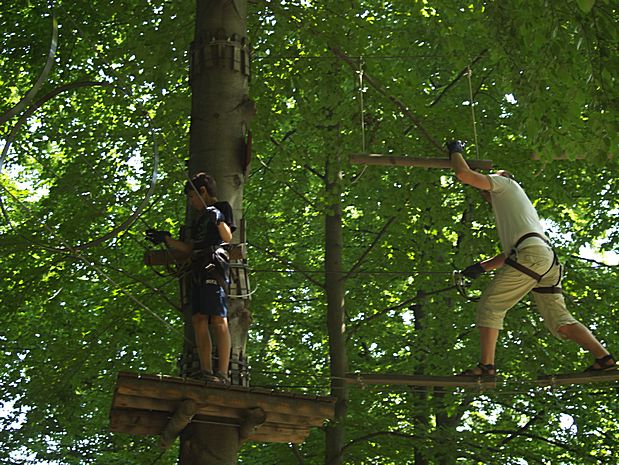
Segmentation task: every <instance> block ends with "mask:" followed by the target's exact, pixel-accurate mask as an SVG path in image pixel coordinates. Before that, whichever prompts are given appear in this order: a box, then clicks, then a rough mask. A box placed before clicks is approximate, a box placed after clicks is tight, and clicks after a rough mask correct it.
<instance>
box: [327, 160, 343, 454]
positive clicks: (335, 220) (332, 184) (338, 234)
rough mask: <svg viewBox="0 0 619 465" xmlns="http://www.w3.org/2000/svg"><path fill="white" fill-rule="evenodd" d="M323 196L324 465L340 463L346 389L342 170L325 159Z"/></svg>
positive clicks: (337, 164)
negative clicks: (327, 398) (329, 412)
mask: <svg viewBox="0 0 619 465" xmlns="http://www.w3.org/2000/svg"><path fill="white" fill-rule="evenodd" d="M325 176H326V179H327V186H326V190H327V197H328V198H331V199H333V203H332V204H331V205H330V207H329V211H327V214H326V220H325V241H326V244H325V289H326V294H327V325H328V333H329V359H330V369H331V395H332V396H334V397H336V398H337V401H336V404H335V418H334V419H333V421H332V422H331V423H330V424H329V425H328V427H327V430H326V450H325V454H326V456H325V465H341V464H342V463H343V457H342V447H343V446H344V440H345V432H346V429H345V420H346V413H347V409H348V388H347V385H346V383H345V382H344V377H345V375H346V372H347V371H348V356H347V353H346V326H345V324H346V323H345V316H344V279H343V273H342V251H343V238H342V205H341V200H340V198H341V195H340V194H341V189H342V186H341V184H342V173H341V170H340V163H337V162H335V163H333V162H329V161H327V169H326V173H325Z"/></svg>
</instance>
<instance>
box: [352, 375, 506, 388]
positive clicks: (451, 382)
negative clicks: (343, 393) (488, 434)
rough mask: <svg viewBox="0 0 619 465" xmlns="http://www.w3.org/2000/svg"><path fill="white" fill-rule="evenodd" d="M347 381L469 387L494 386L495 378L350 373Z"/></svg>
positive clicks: (363, 383)
mask: <svg viewBox="0 0 619 465" xmlns="http://www.w3.org/2000/svg"><path fill="white" fill-rule="evenodd" d="M346 382H348V383H350V384H359V385H362V386H363V385H365V384H392V385H395V384H398V385H405V386H430V387H468V388H484V389H488V388H494V387H496V380H495V379H484V378H480V377H478V376H427V375H394V374H389V373H348V374H346Z"/></svg>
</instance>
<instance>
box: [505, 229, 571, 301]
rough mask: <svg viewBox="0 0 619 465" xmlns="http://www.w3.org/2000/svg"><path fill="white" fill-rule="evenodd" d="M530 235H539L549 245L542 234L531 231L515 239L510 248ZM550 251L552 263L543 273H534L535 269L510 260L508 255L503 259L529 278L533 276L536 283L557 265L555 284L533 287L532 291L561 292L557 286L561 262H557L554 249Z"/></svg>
mask: <svg viewBox="0 0 619 465" xmlns="http://www.w3.org/2000/svg"><path fill="white" fill-rule="evenodd" d="M530 237H539V238H540V239H542V240H543V241H544V242H545V243H546V244H548V245H550V243H549V242H548V240H546V238H545V237H544V236H543V235H541V234H539V233H535V232H532V233H527V234H525V235H524V236H522V237H521V238H520V239H518V240H517V241H516V244H515V245H514V248H513V249H512V251H515V250H516V249H517V248H518V246H519V245H520V244H522V242H524V241H525V240H526V239H529V238H530ZM552 253H553V255H554V259H553V262H552V265H551V267H550V268H549V269H548V271H546V273H544V274H539V273H536V272H535V271H533V270H531V269H530V268H527V267H526V266H523V265H521V264H520V263H518V262H517V261H515V260H512V259H511V258H509V257H507V258H506V259H505V263H506V264H507V265H509V266H511V267H512V268H515V269H516V270H518V271H520V272H521V273H524V274H526V275H527V276H530V277H531V278H533V279H534V280H535V281H537V282H538V283H539V282H540V281H541V280H542V278H543V277H544V276H545V275H547V274H548V273H549V272H550V270H552V267H553V266H555V265H559V279H558V280H557V283H556V284H554V285H553V286H544V287H535V288H533V289H532V291H533V292H537V293H538V294H562V293H563V289H561V288H560V287H558V284H559V283H560V282H561V274H562V270H561V264H560V263H559V259H558V258H557V254H556V252H555V251H554V249H553V250H552Z"/></svg>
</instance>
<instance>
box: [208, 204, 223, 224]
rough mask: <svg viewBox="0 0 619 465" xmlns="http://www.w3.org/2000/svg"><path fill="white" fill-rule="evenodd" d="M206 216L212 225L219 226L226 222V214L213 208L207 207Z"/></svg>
mask: <svg viewBox="0 0 619 465" xmlns="http://www.w3.org/2000/svg"><path fill="white" fill-rule="evenodd" d="M206 214H207V215H208V219H209V221H210V222H211V223H214V224H219V223H221V222H222V221H223V220H224V214H223V213H222V212H220V211H219V210H218V209H217V208H215V207H213V206H211V207H206Z"/></svg>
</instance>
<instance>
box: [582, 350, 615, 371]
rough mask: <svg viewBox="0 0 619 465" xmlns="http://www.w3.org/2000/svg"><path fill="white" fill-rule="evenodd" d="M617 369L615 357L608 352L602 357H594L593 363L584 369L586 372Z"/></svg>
mask: <svg viewBox="0 0 619 465" xmlns="http://www.w3.org/2000/svg"><path fill="white" fill-rule="evenodd" d="M616 369H617V362H616V361H615V358H614V357H613V356H612V355H611V354H608V355H606V356H604V357H602V358H596V359H595V363H594V364H593V365H591V366H590V367H589V368H587V369H586V370H585V373H587V372H601V371H612V370H616Z"/></svg>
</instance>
